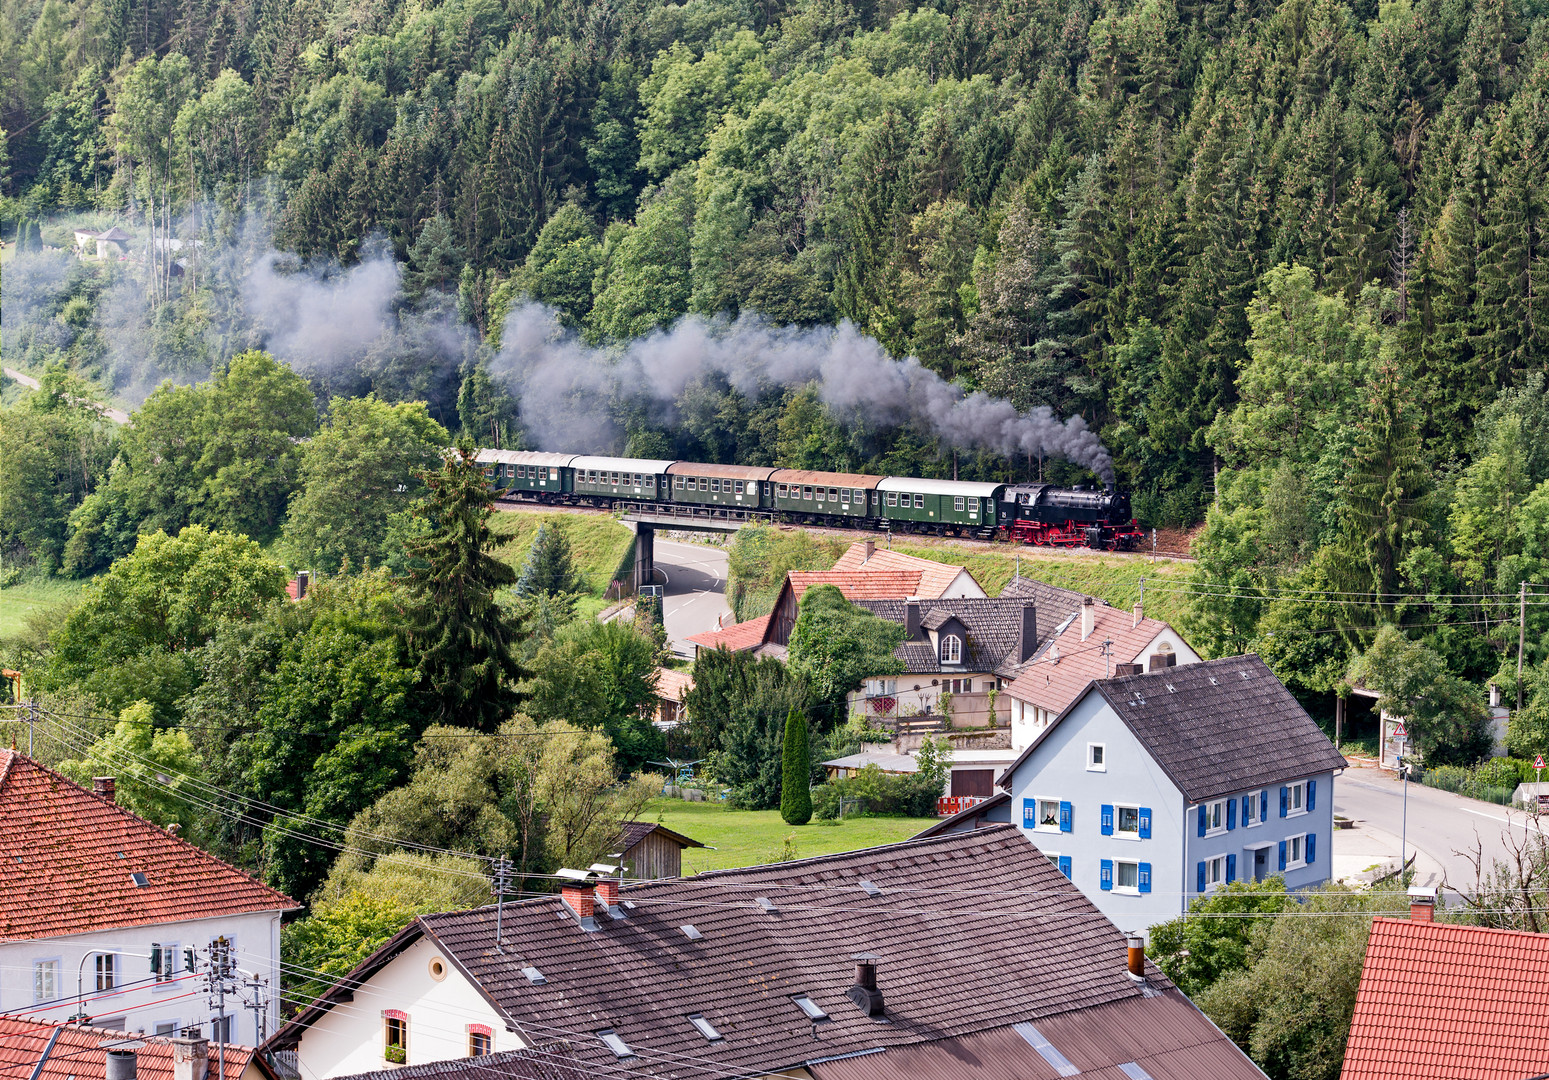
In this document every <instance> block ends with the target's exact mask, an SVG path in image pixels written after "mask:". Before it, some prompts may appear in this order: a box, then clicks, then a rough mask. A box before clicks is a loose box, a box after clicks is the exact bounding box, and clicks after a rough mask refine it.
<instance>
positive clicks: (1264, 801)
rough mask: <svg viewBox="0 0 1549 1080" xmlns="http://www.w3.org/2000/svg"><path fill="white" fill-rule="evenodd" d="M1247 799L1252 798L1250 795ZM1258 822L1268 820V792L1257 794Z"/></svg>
mask: <svg viewBox="0 0 1549 1080" xmlns="http://www.w3.org/2000/svg"><path fill="white" fill-rule="evenodd" d="M1249 798H1252V796H1251V795H1250V796H1249ZM1259 820H1260V821H1268V820H1269V792H1267V791H1261V792H1259Z"/></svg>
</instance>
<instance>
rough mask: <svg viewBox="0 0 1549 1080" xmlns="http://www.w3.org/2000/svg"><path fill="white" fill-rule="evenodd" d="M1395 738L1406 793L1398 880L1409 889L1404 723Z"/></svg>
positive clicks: (1400, 781) (1407, 757)
mask: <svg viewBox="0 0 1549 1080" xmlns="http://www.w3.org/2000/svg"><path fill="white" fill-rule="evenodd" d="M1393 737H1394V738H1395V739H1397V740H1398V768H1399V783H1400V784H1402V785H1403V792H1404V797H1403V803H1404V810H1403V817H1402V819H1401V820H1402V824H1400V826H1399V831H1398V880H1399V882H1400V883H1401V884H1403V885H1404V886H1405V887H1406V888H1407V887H1408V885H1409V878H1408V876H1407V874H1406V873H1405V870H1404V868H1405V867H1406V866H1407V865H1408V864H1409V858H1408V851H1409V755H1408V754H1407V753H1406V751H1407V750H1408V749H1409V732H1408V731H1407V730H1406V729H1405V727H1404V724H1403V722H1402V721H1400V722H1399V725H1398V727H1397V728H1396V729H1395V730H1394V732H1393Z"/></svg>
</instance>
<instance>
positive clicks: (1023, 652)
mask: <svg viewBox="0 0 1549 1080" xmlns="http://www.w3.org/2000/svg"><path fill="white" fill-rule="evenodd" d="M1037 651H1038V609H1037V607H1035V606H1034V605H1033V604H1032V602H1031V601H1027V602H1024V603H1023V604H1022V629H1021V631H1020V632H1019V633H1018V634H1017V663H1019V664H1025V663H1027V662H1028V661H1029V660H1031V659H1032V658H1033V653H1035V652H1037Z"/></svg>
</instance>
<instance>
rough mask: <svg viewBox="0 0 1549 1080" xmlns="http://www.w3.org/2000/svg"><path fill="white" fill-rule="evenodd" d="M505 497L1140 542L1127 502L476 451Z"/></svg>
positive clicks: (1011, 536)
mask: <svg viewBox="0 0 1549 1080" xmlns="http://www.w3.org/2000/svg"><path fill="white" fill-rule="evenodd" d="M478 461H479V464H480V465H481V466H482V467H483V469H484V475H485V477H486V479H488V481H489V483H490V487H491V489H492V490H493V491H494V492H495V494H496V495H497V496H499V497H501V498H506V499H513V500H516V501H519V502H535V503H542V504H546V505H553V506H597V507H606V508H620V509H625V510H636V511H642V512H650V513H665V514H672V515H677V516H695V515H697V516H712V517H716V518H722V519H727V520H732V521H744V520H745V521H754V520H770V521H782V522H790V523H792V524H800V525H822V526H828V527H839V528H853V529H871V530H882V529H886V530H891V531H893V532H903V533H928V534H934V535H937V536H968V537H973V538H975V539H980V540H1007V541H1011V542H1013V543H1021V544H1036V545H1053V546H1057V547H1088V548H1096V549H1101V550H1106V551H1132V550H1134V549H1135V547H1136V546H1137V545H1138V544H1139V542H1140V539H1141V537H1142V535H1143V534H1142V533H1141V530H1140V528H1139V526H1138V525H1137V524H1136V523H1135V520H1134V518H1133V517H1132V516H1131V513H1130V502H1129V496H1128V495H1127V494H1125V493H1124V492H1121V491H1115V490H1114V489H1113V487H1112V485H1109V486H1108V487H1107V488H1106V489H1103V490H1097V489H1091V488H1060V487H1055V486H1054V485H1052V484H988V483H981V482H978V481H972V480H963V481H959V480H925V479H920V478H917V477H904V476H867V475H863V474H860V473H832V472H818V471H813V470H810V469H771V468H767V467H763V466H750V465H707V464H702V463H699V462H693V461H657V460H642V459H639V458H616V457H593V456H588V455H584V454H581V455H578V454H551V453H541V452H532V451H522V450H480V451H479V453H478Z"/></svg>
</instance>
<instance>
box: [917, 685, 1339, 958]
mask: <svg viewBox="0 0 1549 1080" xmlns="http://www.w3.org/2000/svg"><path fill="white" fill-rule="evenodd" d="M1344 767H1345V760H1344V758H1343V757H1341V756H1340V754H1339V752H1338V751H1337V750H1335V749H1334V745H1333V744H1332V743H1331V742H1329V740H1328V737H1327V736H1325V735H1324V734H1323V732H1322V731H1320V730H1319V728H1318V725H1317V724H1316V723H1315V722H1314V721H1313V719H1312V717H1310V716H1308V715H1307V712H1306V710H1304V709H1303V708H1302V707H1301V705H1300V704H1298V702H1297V701H1296V699H1295V698H1294V697H1292V696H1291V693H1290V691H1288V690H1287V689H1286V688H1285V687H1284V686H1283V685H1282V684H1281V682H1280V680H1279V679H1277V678H1275V676H1274V673H1273V672H1271V671H1270V670H1269V668H1268V667H1267V666H1266V665H1265V664H1264V662H1263V661H1262V660H1260V659H1259V658H1258V657H1257V656H1253V655H1248V656H1234V657H1227V658H1225V659H1221V660H1208V661H1202V662H1200V663H1197V664H1190V665H1188V666H1185V667H1169V668H1162V669H1161V670H1158V671H1153V672H1147V673H1144V674H1127V675H1122V676H1118V677H1115V678H1112V679H1099V680H1096V681H1094V682H1091V683H1089V684H1088V685H1087V687H1086V689H1085V690H1084V691H1083V692H1082V693H1081V694H1080V695H1078V696H1077V698H1076V699H1075V700H1074V701H1073V702H1072V703H1071V704H1070V705H1069V706H1067V707H1066V708H1065V710H1064V711H1063V712H1061V713H1060V715H1058V716H1056V717H1055V718H1054V720H1053V721H1051V722H1050V723H1049V724H1048V725H1046V726H1045V727H1044V728H1043V729H1042V730H1041V731H1040V732H1039V733H1038V735H1037V737H1036V738H1035V739H1034V740H1033V742H1032V743H1031V744H1030V745H1029V746H1028V747H1027V748H1026V749H1025V750H1024V751H1023V752H1022V754H1021V755H1020V756H1019V757H1018V758H1017V760H1016V762H1015V763H1013V764H1012V766H1011V767H1010V768H1009V769H1007V770H1006V771H1005V773H1003V774H1002V775H1001V776H1000V777H999V778H998V781H997V783H998V785H999V786H1000V787H1002V788H1004V789H1005V793H1006V797H1005V798H1003V799H996V800H992V801H991V802H987V803H985V804H981V805H980V806H975V807H971V808H969V809H968V810H966V811H964V812H962V813H960V814H957V815H955V816H954V817H953V818H950V819H948V820H947V821H944V822H941V823H938V825H936V826H934V827H933V828H932V829H929V830H927V833H931V834H940V835H950V834H951V833H952V832H954V831H958V830H968V831H971V830H973V829H974V828H976V827H982V826H986V825H992V822H993V820H994V818H997V817H1002V816H1005V817H1009V818H1010V819H1011V820H1013V821H1015V822H1016V823H1017V825H1018V826H1019V828H1020V830H1021V832H1022V834H1023V835H1024V836H1026V837H1027V838H1028V839H1029V840H1030V841H1032V843H1033V844H1034V845H1036V846H1037V848H1038V849H1039V850H1040V851H1042V852H1043V853H1044V854H1045V855H1046V856H1048V858H1049V859H1050V861H1051V862H1053V863H1055V865H1057V866H1058V867H1059V869H1060V871H1061V873H1063V874H1064V875H1065V876H1066V877H1068V878H1070V880H1071V881H1073V882H1074V883H1075V884H1076V886H1077V887H1078V888H1080V889H1081V891H1082V892H1083V893H1084V894H1085V895H1086V896H1087V897H1088V899H1090V900H1091V901H1092V902H1093V903H1094V904H1096V905H1097V907H1099V908H1100V909H1101V910H1102V911H1103V912H1104V913H1105V914H1107V915H1108V916H1109V918H1111V919H1113V921H1114V923H1115V924H1116V925H1117V926H1118V927H1119V928H1120V929H1123V930H1127V931H1131V930H1132V931H1144V930H1146V928H1148V927H1150V926H1153V925H1155V924H1156V923H1159V922H1162V921H1164V920H1166V919H1169V918H1172V917H1173V916H1175V915H1177V914H1179V913H1180V912H1181V911H1183V910H1185V909H1186V908H1187V905H1188V903H1189V902H1190V901H1191V900H1193V899H1195V898H1196V897H1199V896H1202V895H1205V894H1207V893H1210V892H1213V891H1214V890H1216V889H1218V888H1220V887H1221V886H1222V885H1225V884H1229V883H1230V882H1232V881H1235V880H1239V879H1241V880H1251V881H1262V880H1264V879H1265V878H1267V877H1270V876H1272V875H1276V874H1278V875H1281V876H1282V877H1284V879H1285V882H1286V885H1287V887H1288V888H1291V889H1305V888H1310V887H1312V886H1315V885H1319V884H1321V883H1323V882H1325V881H1327V880H1328V879H1329V850H1328V845H1329V839H1330V835H1331V833H1332V830H1333V824H1334V822H1333V806H1334V792H1333V781H1334V775H1335V773H1336V772H1338V771H1339V770H1341V769H1343V768H1344ZM992 815H993V816H992Z"/></svg>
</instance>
